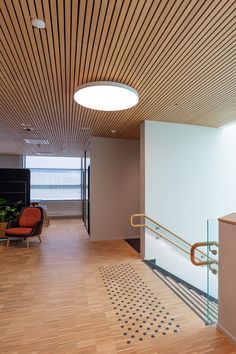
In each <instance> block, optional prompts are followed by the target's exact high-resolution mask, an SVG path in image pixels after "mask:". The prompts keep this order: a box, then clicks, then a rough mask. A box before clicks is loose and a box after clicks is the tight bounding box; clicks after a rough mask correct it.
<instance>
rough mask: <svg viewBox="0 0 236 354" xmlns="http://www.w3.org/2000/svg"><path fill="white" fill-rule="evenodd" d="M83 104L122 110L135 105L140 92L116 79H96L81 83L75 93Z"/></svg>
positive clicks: (89, 106)
mask: <svg viewBox="0 0 236 354" xmlns="http://www.w3.org/2000/svg"><path fill="white" fill-rule="evenodd" d="M74 99H75V101H76V102H77V103H79V104H80V105H81V106H84V107H86V108H90V109H95V110H98V111H121V110H123V109H128V108H131V107H133V106H135V105H136V104H137V103H138V101H139V94H138V92H137V91H136V90H134V89H133V88H132V87H130V86H128V85H125V84H121V83H119V82H114V81H94V82H89V83H87V84H84V85H81V86H80V87H79V88H78V89H77V90H76V91H75V93H74Z"/></svg>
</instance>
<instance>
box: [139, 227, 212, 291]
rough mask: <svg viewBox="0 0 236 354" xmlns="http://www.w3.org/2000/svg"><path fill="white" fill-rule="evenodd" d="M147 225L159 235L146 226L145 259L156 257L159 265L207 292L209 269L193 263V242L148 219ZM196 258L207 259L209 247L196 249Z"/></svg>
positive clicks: (199, 259)
mask: <svg viewBox="0 0 236 354" xmlns="http://www.w3.org/2000/svg"><path fill="white" fill-rule="evenodd" d="M146 225H147V226H148V227H150V228H151V229H153V228H154V230H155V231H156V232H157V233H158V235H156V234H154V233H153V231H152V230H150V229H149V228H146V232H145V259H146V260H151V259H152V260H154V259H155V263H156V265H157V266H159V267H161V268H163V269H164V270H166V271H167V272H169V273H171V274H173V275H174V276H176V277H178V278H180V279H182V280H183V281H185V282H187V283H189V284H190V285H192V286H193V287H196V288H198V289H200V290H201V291H203V292H204V293H206V294H207V269H206V267H196V266H195V265H193V264H192V263H191V260H190V251H191V244H190V243H187V242H185V241H184V240H181V238H177V237H176V236H175V234H173V233H172V232H170V231H167V229H165V228H163V227H161V226H157V227H155V226H154V224H153V223H152V222H151V221H148V220H146ZM203 241H204V240H203ZM195 259H196V260H197V261H206V260H207V248H206V247H205V249H204V247H202V248H201V250H198V249H196V251H195Z"/></svg>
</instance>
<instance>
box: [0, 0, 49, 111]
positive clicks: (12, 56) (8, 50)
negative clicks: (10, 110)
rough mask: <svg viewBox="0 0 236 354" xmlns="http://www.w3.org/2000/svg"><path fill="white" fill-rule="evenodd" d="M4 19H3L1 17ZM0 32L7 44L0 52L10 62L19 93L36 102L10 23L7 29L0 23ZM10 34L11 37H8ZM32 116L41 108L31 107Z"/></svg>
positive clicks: (7, 17) (3, 22) (3, 23)
mask: <svg viewBox="0 0 236 354" xmlns="http://www.w3.org/2000/svg"><path fill="white" fill-rule="evenodd" d="M4 5H5V4H4V3H3V6H2V9H3V10H4V9H5V8H4ZM5 13H6V20H7V22H9V21H10V20H9V16H8V12H7V11H6V9H5ZM3 18H4V17H3ZM0 28H1V32H0V37H1V38H3V39H4V37H5V39H4V40H5V43H8V45H5V46H3V48H2V52H3V53H5V55H7V56H6V60H7V61H8V60H9V61H10V62H11V65H12V69H11V70H13V71H14V75H15V76H16V77H17V78H18V80H19V91H20V92H21V91H22V92H23V91H24V90H25V92H27V94H26V98H30V99H31V101H32V102H34V100H35V101H36V102H37V97H36V96H35V89H34V86H33V83H32V82H31V80H30V75H29V74H28V75H27V70H28V67H27V66H26V65H25V61H24V57H23V55H22V51H21V48H20V46H19V43H18V41H17V38H15V37H14V28H13V26H12V22H11V21H10V23H9V24H8V27H7V26H6V25H5V21H1V26H0ZM10 33H11V35H10ZM12 37H13V38H14V41H13V40H12ZM31 107H32V109H33V111H34V115H36V116H39V115H40V114H39V112H41V109H42V108H41V107H40V105H39V106H33V105H31Z"/></svg>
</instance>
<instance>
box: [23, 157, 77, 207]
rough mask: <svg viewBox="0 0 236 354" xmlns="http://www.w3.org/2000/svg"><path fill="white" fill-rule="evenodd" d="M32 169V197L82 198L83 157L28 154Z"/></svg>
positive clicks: (27, 165) (27, 164)
mask: <svg viewBox="0 0 236 354" xmlns="http://www.w3.org/2000/svg"><path fill="white" fill-rule="evenodd" d="M26 168H29V169H30V171H31V199H45V200H78V199H81V198H82V185H81V184H82V159H81V158H75V157H42V156H40V157H39V156H37V157H36V156H26Z"/></svg>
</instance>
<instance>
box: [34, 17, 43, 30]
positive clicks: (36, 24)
mask: <svg viewBox="0 0 236 354" xmlns="http://www.w3.org/2000/svg"><path fill="white" fill-rule="evenodd" d="M31 23H32V26H33V27H34V28H38V29H44V28H46V23H45V22H44V20H41V19H40V18H31Z"/></svg>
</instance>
